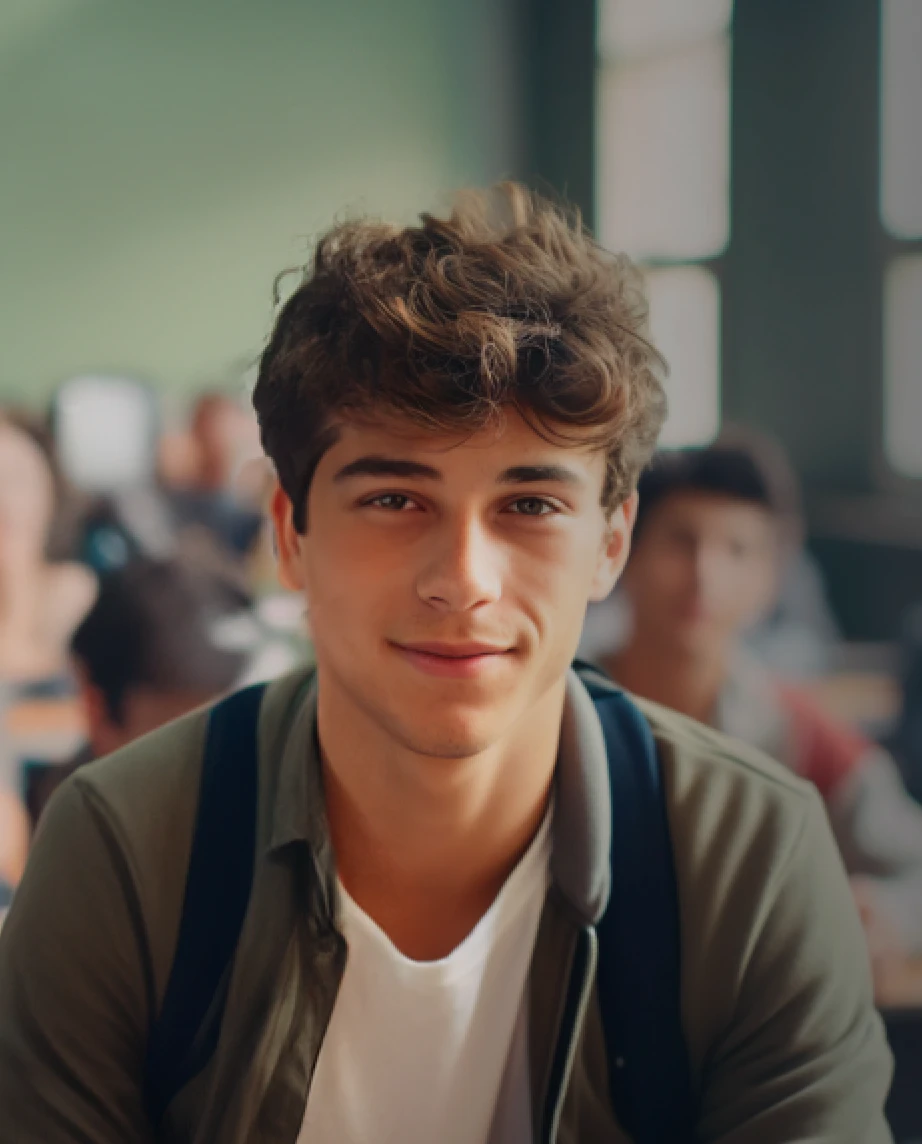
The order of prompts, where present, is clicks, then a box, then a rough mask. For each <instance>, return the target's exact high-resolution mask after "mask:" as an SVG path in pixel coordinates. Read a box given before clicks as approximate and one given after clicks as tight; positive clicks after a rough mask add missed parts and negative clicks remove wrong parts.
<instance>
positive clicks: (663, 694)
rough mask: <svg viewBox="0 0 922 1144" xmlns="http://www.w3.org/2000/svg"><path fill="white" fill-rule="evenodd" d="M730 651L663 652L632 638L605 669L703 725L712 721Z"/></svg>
mask: <svg viewBox="0 0 922 1144" xmlns="http://www.w3.org/2000/svg"><path fill="white" fill-rule="evenodd" d="M728 662H729V653H728V651H727V649H724V648H721V649H719V650H714V649H709V650H708V651H707V652H705V653H701V654H696V653H694V652H687V651H683V650H680V649H676V648H669V649H661V648H659V647H658V645H657V644H656V643H655V642H654V641H653V640H647V639H643V638H638V637H637V636H636V635H635V636H632V638H631V640H630V642H629V643H628V644H627V645H625V647H624V648H623V649H622V650H621V651H619V652H618V653H617V654H615V655H613V656H611V657H609V659H608V660H607V661H606V663H605V666H606V668H607V669H608V670H609V671H610V672H611V674H612V676H613V677H614V678H615V679H616V680H617V681H618V682H619V683H620V684H621V685H622V686H623V687H625V688H627V690H628V691H633V692H634V693H635V694H636V695H640V696H642V697H643V698H644V699H652V700H653V701H654V702H655V703H661V704H662V705H663V706H664V707H671V708H672V709H673V710H674V711H679V712H681V713H682V714H683V715H688V716H690V717H691V718H692V719H697V720H698V721H699V722H700V723H710V722H712V720H713V718H714V714H715V710H716V707H717V703H718V700H719V698H720V693H721V691H722V690H723V687H724V683H725V680H726V677H727V670H728Z"/></svg>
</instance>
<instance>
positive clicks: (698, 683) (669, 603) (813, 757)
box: [603, 443, 922, 994]
mask: <svg viewBox="0 0 922 1144" xmlns="http://www.w3.org/2000/svg"><path fill="white" fill-rule="evenodd" d="M640 506H641V507H640V512H639V514H638V518H637V523H636V525H635V528H634V539H633V548H632V553H631V559H630V562H629V564H628V566H627V569H626V571H625V575H624V577H623V579H622V588H623V590H624V593H625V595H626V597H627V601H628V605H629V611H630V615H631V619H630V624H629V628H630V634H629V636H628V637H627V639H626V642H625V644H624V646H623V647H621V648H620V650H618V651H617V652H616V653H614V654H612V655H610V656H608V657H607V658H605V659H604V660H603V662H604V664H605V666H606V667H607V668H608V669H609V670H610V671H611V672H612V674H613V675H614V677H615V678H616V679H617V680H618V682H619V683H620V684H622V685H623V686H624V687H626V688H628V689H629V690H630V691H632V692H635V693H636V694H638V695H642V696H644V697H646V698H649V699H653V700H655V701H656V702H658V703H662V704H664V705H665V706H667V707H672V708H674V709H675V710H677V711H681V712H683V713H684V714H686V715H690V716H691V717H692V718H694V719H698V720H700V721H701V722H703V723H707V724H710V725H711V726H714V727H716V728H718V729H720V730H721V731H724V732H726V733H728V734H731V735H734V736H736V737H737V738H739V739H741V740H743V741H745V742H748V743H750V744H752V745H753V746H755V747H758V748H760V749H761V750H763V751H765V752H766V753H767V754H769V755H771V756H772V757H773V758H776V759H779V760H780V761H782V762H783V763H785V764H786V765H787V766H788V767H789V768H790V769H791V770H792V771H793V772H794V773H795V774H798V775H800V776H801V777H802V778H805V779H807V780H809V781H810V782H811V783H813V784H814V785H815V786H816V787H817V789H818V790H819V793H820V794H821V796H822V798H823V801H824V803H825V804H826V809H827V811H828V814H829V818H830V821H831V824H832V828H833V831H834V834H835V836H836V840H837V841H838V843H839V847H840V850H841V852H842V856H843V858H844V861H845V864H846V867H847V869H848V871H849V873H850V874H851V875H852V878H853V888H854V890H855V893H856V896H857V897H858V901H859V904H860V907H861V912H862V915H863V918H864V920H865V924H866V926H867V928H868V936H869V938H870V942H871V948H872V952H873V953H874V954H875V968H876V969H877V970H878V983H879V988H880V991H881V993H882V994H885V993H886V991H887V980H888V969H889V967H890V966H891V964H892V963H893V961H894V960H895V959H898V958H899V957H900V955H905V954H907V953H908V954H912V955H918V954H919V953H922V809H920V807H919V806H918V804H917V803H915V802H914V801H913V800H912V799H911V798H910V797H909V795H908V794H907V792H906V791H905V789H904V787H903V784H902V781H901V779H900V776H899V772H898V771H897V769H896V767H895V765H894V763H893V761H892V760H891V759H890V757H889V756H888V755H887V754H886V752H884V751H883V750H881V749H880V748H879V747H877V746H876V745H874V744H873V743H871V742H869V741H868V740H866V739H865V738H864V737H863V736H862V735H860V734H859V733H857V732H856V731H854V730H852V729H850V728H846V727H843V726H840V725H839V724H837V723H836V722H835V720H833V719H831V718H830V717H829V716H828V715H826V714H825V713H824V712H823V710H822V709H821V708H820V707H819V705H818V704H817V703H816V702H815V701H814V700H813V699H812V698H811V697H810V695H809V693H808V692H806V691H805V690H804V689H802V688H798V687H797V686H795V685H792V684H790V683H785V682H783V681H781V680H780V679H778V678H776V677H775V676H774V675H772V674H771V672H770V671H768V670H766V669H765V668H763V667H762V666H761V665H760V664H759V663H758V662H757V661H756V660H755V659H754V658H753V657H752V656H751V655H749V654H747V652H746V651H745V645H744V643H743V637H744V634H745V632H746V631H747V629H748V628H749V627H750V626H751V625H752V624H753V622H754V621H756V620H757V619H759V617H760V616H761V615H763V614H764V613H765V612H766V611H767V610H768V609H769V608H770V607H771V605H772V603H773V601H774V597H775V594H776V592H777V584H778V577H779V573H780V570H781V566H782V555H783V532H784V529H785V527H786V525H787V520H786V505H785V504H782V503H780V502H779V499H778V496H777V495H776V494H775V493H774V491H773V488H772V483H771V480H770V475H769V474H768V473H766V472H765V471H764V469H763V467H762V465H761V464H760V463H759V461H758V459H757V458H756V457H755V456H754V455H753V454H752V453H751V452H750V451H749V450H748V449H747V448H745V447H744V446H737V445H723V444H720V443H718V444H717V445H715V446H712V447H710V448H707V449H689V450H679V451H676V452H672V453H664V454H661V455H660V456H659V457H657V458H656V459H655V460H654V462H653V464H652V465H651V466H650V468H649V469H648V470H647V471H646V472H645V474H644V475H643V477H642V478H641V481H640Z"/></svg>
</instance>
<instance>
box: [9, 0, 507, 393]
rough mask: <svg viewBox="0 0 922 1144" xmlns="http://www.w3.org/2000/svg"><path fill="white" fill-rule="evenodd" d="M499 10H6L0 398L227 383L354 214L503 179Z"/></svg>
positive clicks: (485, 2)
mask: <svg viewBox="0 0 922 1144" xmlns="http://www.w3.org/2000/svg"><path fill="white" fill-rule="evenodd" d="M515 5H516V0H465V2H464V3H463V4H462V3H459V2H442V0H389V2H388V3H381V2H380V0H378V2H376V0H330V2H320V0H260V2H259V3H256V2H254V0H246V2H244V0H222V2H220V3H216V2H210V0H209V2H206V0H181V2H179V0H4V3H3V4H2V5H0V139H2V140H3V158H2V167H3V175H2V178H0V261H2V274H0V399H5V400H17V401H23V400H25V401H28V402H30V403H32V404H38V403H40V402H41V401H42V400H43V399H44V398H45V397H46V396H47V394H48V393H49V391H50V390H51V388H52V387H53V386H54V385H55V384H56V383H57V382H58V381H60V380H61V379H63V378H64V377H66V376H68V375H71V374H73V373H75V372H78V371H84V370H104V371H129V372H131V373H134V374H138V375H141V376H145V377H148V378H150V379H151V380H153V381H155V382H157V383H158V384H162V385H163V386H164V387H165V388H167V389H172V390H174V391H180V392H182V391H189V390H191V389H193V388H195V387H198V386H200V385H204V384H213V383H214V382H215V381H222V380H231V379H233V377H234V375H235V374H239V371H240V368H241V367H240V363H241V362H242V361H245V360H246V359H247V358H248V357H251V356H252V355H253V354H254V353H255V352H256V351H258V349H259V347H260V344H261V342H262V340H263V338H264V336H265V334H266V332H267V329H268V324H269V322H270V320H271V302H270V295H271V284H272V279H273V276H274V275H275V273H276V272H277V271H278V270H279V269H281V268H282V267H284V266H287V265H291V264H293V263H297V262H301V261H304V259H305V258H306V255H307V252H308V250H309V243H310V237H311V236H312V235H315V234H316V233H317V232H318V231H319V230H321V229H322V228H324V227H325V226H326V225H327V224H328V223H329V222H330V221H331V220H332V219H333V218H334V217H335V216H339V217H342V215H343V214H344V213H347V212H348V213H353V212H356V211H360V212H366V211H367V212H370V213H373V214H382V215H385V216H388V217H394V218H397V219H406V218H409V217H410V216H412V215H413V214H414V213H416V211H418V210H419V209H423V208H426V207H430V206H438V205H444V204H445V203H446V202H447V201H448V198H449V194H450V192H451V190H452V189H454V188H457V187H458V186H460V185H463V184H471V183H475V184H483V183H486V182H491V181H493V180H495V179H496V178H499V177H502V176H507V175H517V174H519V173H520V172H521V170H522V165H523V161H524V160H523V158H522V154H521V146H522V145H521V144H520V140H521V139H522V137H523V128H522V116H523V110H522V107H521V106H520V102H521V88H522V84H521V80H520V76H519V74H518V71H517V68H518V64H517V60H518V56H519V49H518V48H517V47H516V36H515V28H516V26H517V24H516V20H517V17H516V14H515V13H516V8H515Z"/></svg>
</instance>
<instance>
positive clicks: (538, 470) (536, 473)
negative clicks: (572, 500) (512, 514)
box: [333, 453, 585, 485]
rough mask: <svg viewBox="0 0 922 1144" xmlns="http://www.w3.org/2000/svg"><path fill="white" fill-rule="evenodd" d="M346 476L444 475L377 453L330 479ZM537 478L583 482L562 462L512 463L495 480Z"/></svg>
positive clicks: (520, 481) (436, 477)
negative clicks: (556, 463)
mask: <svg viewBox="0 0 922 1144" xmlns="http://www.w3.org/2000/svg"><path fill="white" fill-rule="evenodd" d="M350 477H416V478H418V479H422V480H428V481H444V479H445V478H444V476H443V475H442V473H441V472H440V471H439V470H438V469H435V468H433V467H432V466H431V465H424V464H422V462H421V461H407V460H404V459H403V458H400V457H384V456H381V455H379V454H377V453H373V454H370V455H368V456H366V457H358V458H357V459H356V460H354V461H350V462H349V464H348V465H343V467H342V468H341V469H340V470H339V472H337V474H336V475H335V476H334V478H333V480H334V482H338V481H346V480H348V479H349V478H350ZM540 482H558V483H560V484H566V485H582V484H584V483H585V482H584V481H583V479H582V477H580V476H579V474H578V473H575V472H574V471H573V470H572V469H568V468H567V467H566V466H565V465H513V466H512V467H511V468H509V469H504V470H503V471H502V472H501V473H500V474H499V476H498V477H497V481H496V483H497V484H500V485H529V484H538V483H540Z"/></svg>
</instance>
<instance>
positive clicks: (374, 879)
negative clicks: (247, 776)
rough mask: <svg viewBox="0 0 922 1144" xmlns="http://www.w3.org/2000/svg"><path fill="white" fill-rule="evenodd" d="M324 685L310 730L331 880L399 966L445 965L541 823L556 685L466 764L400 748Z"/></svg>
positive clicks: (553, 739)
mask: <svg viewBox="0 0 922 1144" xmlns="http://www.w3.org/2000/svg"><path fill="white" fill-rule="evenodd" d="M324 682H325V681H324V679H323V677H321V679H320V683H319V692H318V733H319V737H320V742H321V748H322V754H323V767H324V784H325V791H326V802H327V814H328V818H329V824H330V833H331V836H332V841H333V848H334V851H335V854H336V865H337V871H338V874H339V877H340V879H341V881H342V883H343V885H344V886H345V888H346V889H347V890H348V892H349V894H350V895H351V896H352V898H353V899H354V900H355V901H356V903H357V904H358V905H359V906H360V907H361V908H362V909H363V910H364V911H365V913H367V914H368V915H369V916H370V917H371V918H373V919H374V921H375V922H376V923H377V924H378V925H379V926H380V927H381V929H383V930H384V932H385V933H386V934H387V935H388V937H389V938H390V940H391V941H392V942H393V943H394V945H395V946H396V947H397V948H398V949H399V950H400V951H401V952H402V953H404V954H405V955H406V956H407V957H411V958H413V959H414V960H417V961H429V960H435V959H438V958H441V957H444V956H446V955H447V954H448V953H450V952H451V951H452V950H453V949H454V948H455V947H456V946H457V945H459V944H460V942H461V941H463V940H464V938H465V937H466V936H467V935H468V934H469V933H470V931H471V930H472V929H473V928H474V926H475V925H476V924H477V922H478V921H479V920H480V918H481V917H482V916H483V915H484V913H486V911H487V910H488V909H489V907H490V905H491V903H492V902H493V900H494V899H495V897H496V895H497V894H498V893H499V890H500V888H501V887H502V885H503V883H504V882H505V880H506V878H507V877H508V876H509V874H510V873H511V871H512V870H513V868H514V867H515V865H516V863H517V862H518V861H519V859H520V858H521V856H522V855H523V853H524V852H525V850H527V848H528V845H529V843H530V842H531V841H532V839H533V838H534V836H535V834H536V832H537V830H538V828H539V826H540V825H541V822H542V820H543V817H544V814H545V812H546V809H547V806H548V800H549V797H550V790H551V783H552V780H553V775H554V765H555V762H556V757H557V744H558V740H559V734H560V719H561V714H562V711H563V700H564V685H563V682H561V685H560V687H559V688H558V689H557V690H556V691H555V693H554V695H553V697H552V698H551V699H548V698H547V697H542V703H541V705H540V707H539V708H538V710H537V711H535V710H534V709H532V710H530V711H528V712H526V713H525V715H524V716H523V717H522V718H521V719H520V720H519V721H518V724H517V725H516V726H515V727H514V728H513V730H512V732H511V733H510V734H509V735H508V736H507V737H506V739H505V740H503V741H502V742H501V743H499V744H496V745H494V746H491V747H490V748H488V749H487V750H485V751H483V752H481V753H480V754H476V755H472V756H469V757H466V758H442V757H431V756H426V755H420V754H417V753H415V752H413V751H411V750H409V749H408V748H406V747H404V746H402V745H401V744H399V743H397V742H396V741H395V740H394V739H392V738H390V737H389V736H388V735H387V734H386V733H385V732H383V731H382V730H381V729H380V727H379V726H378V725H377V724H376V723H373V722H372V720H371V719H370V718H369V717H368V716H366V715H365V713H364V712H363V711H362V710H361V709H360V708H358V707H357V706H356V705H355V704H353V703H352V702H351V701H350V700H349V698H348V696H346V695H345V694H344V693H343V692H342V691H341V690H340V689H338V688H337V687H336V686H335V684H334V685H332V686H330V685H329V684H328V685H327V686H324Z"/></svg>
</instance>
